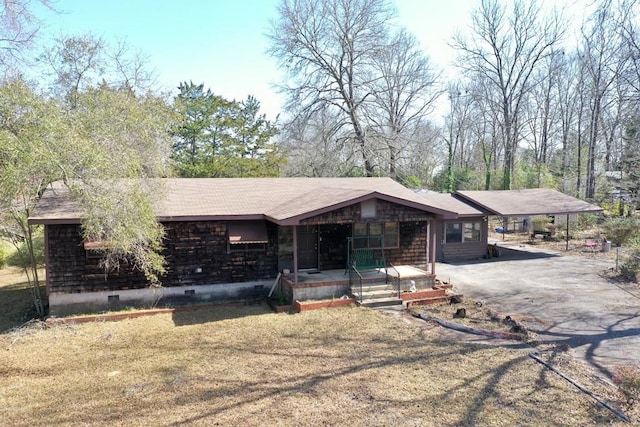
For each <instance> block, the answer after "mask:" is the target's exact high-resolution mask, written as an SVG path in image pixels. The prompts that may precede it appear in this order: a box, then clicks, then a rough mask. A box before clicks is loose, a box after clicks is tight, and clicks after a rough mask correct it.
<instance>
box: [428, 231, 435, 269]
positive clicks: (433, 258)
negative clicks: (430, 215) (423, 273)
mask: <svg viewBox="0 0 640 427" xmlns="http://www.w3.org/2000/svg"><path fill="white" fill-rule="evenodd" d="M429 224H430V225H431V227H429V228H430V229H431V274H436V226H435V220H433V219H431V220H430V221H429Z"/></svg>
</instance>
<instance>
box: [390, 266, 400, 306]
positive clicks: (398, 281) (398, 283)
mask: <svg viewBox="0 0 640 427" xmlns="http://www.w3.org/2000/svg"><path fill="white" fill-rule="evenodd" d="M389 266H390V267H391V268H393V269H394V270H395V271H396V274H397V275H398V279H397V287H398V298H400V295H401V292H402V291H401V290H400V272H399V271H398V269H397V268H396V267H395V265H393V264H391V263H389ZM388 276H389V274H388V272H387V277H388Z"/></svg>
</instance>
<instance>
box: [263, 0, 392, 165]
mask: <svg viewBox="0 0 640 427" xmlns="http://www.w3.org/2000/svg"><path fill="white" fill-rule="evenodd" d="M278 13H279V18H278V20H277V21H275V22H273V24H272V28H271V31H270V34H269V37H270V39H271V43H272V44H271V48H270V50H269V52H270V54H271V55H272V56H273V57H275V58H276V59H277V60H278V61H279V63H280V66H281V67H282V68H283V69H285V70H287V72H288V75H289V78H290V80H289V84H288V85H287V86H285V87H283V90H284V91H285V92H286V94H287V95H288V97H289V102H288V104H287V105H286V107H285V108H286V109H287V110H288V111H289V112H294V113H295V114H301V115H302V116H309V115H310V113H312V112H314V111H317V110H318V109H320V108H325V107H326V106H330V107H332V108H333V109H336V110H337V111H339V112H340V114H341V115H342V116H344V119H343V120H342V122H343V123H344V124H345V125H348V126H349V127H350V131H351V132H350V134H351V138H352V139H353V141H354V142H355V144H356V145H357V146H358V148H359V151H360V154H361V156H362V160H363V163H364V169H365V172H366V174H367V176H372V175H373V173H374V166H373V162H372V158H371V157H372V154H371V147H370V144H369V141H368V138H367V135H366V126H365V123H364V120H365V119H364V117H363V116H364V111H363V103H364V102H366V101H367V100H368V99H369V98H370V97H371V92H370V86H371V82H372V80H373V79H375V76H373V75H372V72H371V64H372V56H374V55H376V54H378V52H380V50H381V49H382V48H383V47H384V43H385V41H386V40H387V26H388V23H389V22H390V20H391V18H392V17H393V16H394V14H393V10H392V8H391V7H390V6H389V4H388V3H387V1H386V0H283V1H282V3H280V5H279V7H278Z"/></svg>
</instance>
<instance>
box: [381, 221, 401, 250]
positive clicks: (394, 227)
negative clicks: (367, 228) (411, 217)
mask: <svg viewBox="0 0 640 427" xmlns="http://www.w3.org/2000/svg"><path fill="white" fill-rule="evenodd" d="M398 229H399V227H398V223H397V222H385V223H384V245H385V247H387V248H397V247H398V241H399V240H400V239H399V238H398Z"/></svg>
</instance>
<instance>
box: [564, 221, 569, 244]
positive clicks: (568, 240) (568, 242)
mask: <svg viewBox="0 0 640 427" xmlns="http://www.w3.org/2000/svg"><path fill="white" fill-rule="evenodd" d="M564 250H565V251H568V250H569V214H567V247H566V248H565V249H564Z"/></svg>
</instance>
